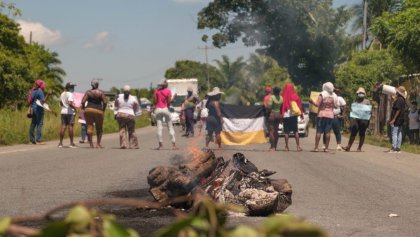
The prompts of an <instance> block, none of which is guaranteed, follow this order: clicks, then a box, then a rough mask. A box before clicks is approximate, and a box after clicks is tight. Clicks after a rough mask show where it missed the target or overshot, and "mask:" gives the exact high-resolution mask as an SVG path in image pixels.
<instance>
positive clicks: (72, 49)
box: [6, 0, 361, 91]
mask: <svg viewBox="0 0 420 237" xmlns="http://www.w3.org/2000/svg"><path fill="white" fill-rule="evenodd" d="M209 1H210V0H125V1H117V0H89V1H86V0H72V1H67V0H42V1H34V0H13V1H11V0H6V2H13V3H15V5H16V7H17V8H19V9H20V10H21V11H22V15H21V16H20V17H17V18H15V20H16V21H17V22H18V23H19V24H20V25H21V34H22V35H23V36H24V37H25V39H26V40H27V41H29V35H30V32H32V40H33V41H36V42H38V43H41V44H43V45H45V46H46V47H47V48H48V49H49V50H50V51H54V52H57V53H58V55H59V59H60V60H61V62H62V64H61V65H60V66H61V67H62V68H63V69H64V70H65V71H66V74H67V75H66V76H65V77H64V84H65V83H66V82H70V81H71V82H74V83H76V84H77V85H78V86H77V87H76V91H85V90H87V89H90V81H91V80H92V79H93V78H100V79H101V84H100V88H102V89H103V90H109V89H110V88H111V87H112V86H116V87H117V88H122V87H123V86H124V85H126V84H127V85H130V86H131V87H132V88H144V87H149V86H150V84H151V83H153V85H156V84H157V83H158V82H159V81H161V80H162V79H163V78H164V74H165V71H166V69H168V68H170V67H173V66H174V64H175V62H176V61H177V60H183V59H188V60H195V61H200V62H203V63H204V62H205V52H204V50H203V49H200V48H203V47H204V46H205V44H204V42H202V41H201V37H202V35H203V34H208V35H211V32H210V31H208V30H204V31H203V30H198V29H197V22H196V19H197V13H198V12H199V11H200V10H201V9H202V8H204V7H205V6H207V4H208V2H209ZM359 1H361V0H347V1H346V0H334V6H339V5H343V4H347V5H351V4H354V3H358V2H359ZM209 46H210V45H209ZM254 50H255V48H247V47H245V46H244V45H242V44H241V43H236V44H231V45H228V46H227V47H225V48H222V49H217V48H213V49H210V50H208V58H209V63H210V64H214V60H215V59H221V56H222V55H227V56H229V58H231V59H232V60H234V59H236V58H237V57H239V56H243V57H244V58H248V56H249V54H250V53H252V52H254Z"/></svg>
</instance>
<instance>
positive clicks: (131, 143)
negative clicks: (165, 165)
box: [114, 85, 140, 149]
mask: <svg viewBox="0 0 420 237" xmlns="http://www.w3.org/2000/svg"><path fill="white" fill-rule="evenodd" d="M114 112H115V119H116V120H117V122H118V126H119V130H120V148H121V149H126V148H130V149H139V144H138V141H137V135H136V121H135V116H136V115H137V114H139V113H140V105H139V102H138V100H137V97H135V96H132V95H130V86H128V85H125V86H124V88H123V93H122V94H119V95H118V98H117V99H116V100H115V106H114ZM127 132H128V146H127Z"/></svg>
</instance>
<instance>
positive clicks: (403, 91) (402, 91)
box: [395, 86, 407, 99]
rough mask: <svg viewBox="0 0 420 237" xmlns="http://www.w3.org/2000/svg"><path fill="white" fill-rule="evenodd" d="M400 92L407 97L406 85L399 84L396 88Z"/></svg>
mask: <svg viewBox="0 0 420 237" xmlns="http://www.w3.org/2000/svg"><path fill="white" fill-rule="evenodd" d="M395 90H396V91H397V93H398V94H400V95H401V96H402V97H404V99H405V98H407V91H406V90H405V87H404V86H399V87H397V89H395Z"/></svg>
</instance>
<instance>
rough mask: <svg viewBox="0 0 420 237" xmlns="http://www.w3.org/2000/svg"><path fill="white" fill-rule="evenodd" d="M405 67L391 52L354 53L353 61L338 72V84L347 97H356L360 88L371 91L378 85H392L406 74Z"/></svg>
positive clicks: (339, 68)
mask: <svg viewBox="0 0 420 237" xmlns="http://www.w3.org/2000/svg"><path fill="white" fill-rule="evenodd" d="M404 70H405V68H404V66H403V65H402V64H401V62H400V61H399V60H398V58H396V57H395V55H394V54H393V52H392V51H390V50H379V51H375V50H371V51H360V52H357V53H354V54H353V56H352V58H351V60H350V61H349V62H347V63H346V64H343V65H340V66H339V67H338V68H337V70H336V82H337V85H338V86H339V87H340V88H343V90H344V92H345V93H346V94H347V95H351V96H353V95H354V96H355V93H356V90H357V88H359V87H364V88H365V89H366V91H367V93H368V94H369V91H371V89H372V88H373V87H374V85H375V84H376V83H385V84H392V83H393V82H395V81H397V80H398V78H399V76H400V75H402V74H403V73H404Z"/></svg>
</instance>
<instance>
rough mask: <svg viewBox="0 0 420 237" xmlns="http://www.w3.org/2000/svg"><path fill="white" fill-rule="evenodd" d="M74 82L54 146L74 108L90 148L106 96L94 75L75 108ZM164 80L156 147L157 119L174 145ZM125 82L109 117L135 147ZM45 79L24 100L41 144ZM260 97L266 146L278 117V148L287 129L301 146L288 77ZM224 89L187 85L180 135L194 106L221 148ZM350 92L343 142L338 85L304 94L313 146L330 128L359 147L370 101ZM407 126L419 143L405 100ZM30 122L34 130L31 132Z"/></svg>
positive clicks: (417, 122) (395, 111)
mask: <svg viewBox="0 0 420 237" xmlns="http://www.w3.org/2000/svg"><path fill="white" fill-rule="evenodd" d="M75 86H76V85H75V84H74V83H71V82H68V83H67V84H66V85H65V88H64V91H63V92H62V93H61V95H60V105H61V128H60V132H59V135H60V141H59V144H58V147H60V148H61V147H63V139H64V135H65V132H66V130H68V134H69V138H70V145H69V146H68V147H70V148H74V147H76V145H75V143H74V123H75V115H76V112H79V122H80V123H81V128H82V140H81V141H80V143H84V141H85V137H87V141H88V143H89V146H90V147H91V148H103V146H102V144H101V141H102V134H103V121H104V111H105V109H106V107H107V99H106V97H105V94H104V92H103V91H102V90H100V89H99V81H98V80H96V79H94V80H92V81H91V89H90V90H88V91H86V92H85V93H84V96H83V98H82V99H81V101H80V109H79V108H78V107H77V106H76V104H75V99H74V96H73V93H74V88H75ZM167 86H168V85H167V83H166V81H165V80H164V81H162V82H160V83H159V84H158V88H157V89H156V90H155V91H154V101H155V105H154V106H155V114H156V122H157V139H158V147H157V150H160V149H162V148H163V133H162V132H163V125H164V123H165V122H166V124H167V126H168V130H169V137H170V141H171V143H172V149H178V147H177V146H176V142H175V130H174V127H173V124H172V122H170V121H171V113H170V111H169V108H170V106H171V102H172V99H173V97H174V96H175V95H172V93H171V91H170V90H169V89H168V88H167ZM130 90H131V88H130V86H129V85H125V86H124V87H123V89H122V93H121V94H119V95H118V96H117V98H116V99H115V104H114V113H115V119H116V121H117V123H118V126H119V135H120V148H121V149H126V148H133V149H138V148H139V144H138V139H137V136H136V133H135V116H136V115H138V114H140V113H141V108H140V103H139V101H138V99H137V97H135V96H133V95H130ZM44 91H45V83H44V82H43V81H42V80H36V82H35V85H34V86H33V88H32V89H31V90H30V93H29V95H28V102H29V104H30V109H31V110H32V112H31V114H32V118H31V119H32V120H31V126H30V130H29V138H30V142H31V143H32V144H44V143H43V142H42V125H43V116H44V109H43V108H42V107H41V106H40V104H41V105H42V104H43V103H44V102H45V101H46V99H47V97H48V95H49V94H50V93H48V94H47V95H45V92H44ZM265 93H266V95H265V97H264V99H263V104H264V108H265V121H266V127H267V135H268V138H269V143H270V148H269V150H270V151H276V150H278V148H277V147H278V140H279V134H278V128H279V125H280V124H281V123H282V125H283V131H284V137H285V147H284V151H289V134H293V135H294V137H295V141H296V149H297V151H302V148H301V146H300V141H299V131H298V122H299V117H300V119H301V120H303V119H304V112H305V111H304V110H303V107H302V101H301V99H300V97H299V95H298V94H297V93H296V91H295V87H294V85H293V84H292V83H287V84H286V85H285V86H284V88H283V90H281V89H280V87H278V86H275V87H273V88H271V87H266V88H265ZM222 94H224V93H223V92H222V91H220V89H219V88H218V87H214V88H213V90H212V91H210V92H209V93H207V95H206V97H205V99H203V100H201V101H200V99H199V98H198V96H197V95H194V94H193V91H192V89H190V88H189V89H188V95H187V96H186V98H185V101H184V103H183V106H182V114H183V115H182V116H183V117H184V119H185V125H186V126H185V134H184V136H185V137H190V136H194V133H195V129H194V124H195V118H194V112H195V110H198V118H197V121H198V129H199V135H201V131H202V129H203V127H204V126H205V127H206V136H205V146H206V147H207V148H208V146H209V143H210V142H211V141H214V142H215V143H216V144H217V146H218V148H221V146H222V142H221V136H220V134H221V132H222V125H223V118H222V112H221V105H220V99H221V95H222ZM406 94H407V93H406V91H405V88H404V87H402V86H400V87H398V88H396V95H395V96H394V97H393V99H394V100H393V105H392V113H391V120H390V122H389V124H390V126H391V141H392V142H391V143H392V147H391V149H390V151H389V152H390V153H397V152H400V149H401V141H402V125H403V124H404V122H405V121H404V120H405V117H406V116H404V112H405V110H406V101H405V100H406ZM355 95H356V98H355V100H354V102H353V103H352V105H351V109H350V119H351V120H350V121H351V122H350V129H349V130H350V137H349V140H348V144H347V145H346V146H342V144H341V129H342V126H343V117H344V113H345V110H346V101H345V100H344V98H343V97H342V96H341V91H340V90H339V89H336V88H334V85H333V83H331V82H327V83H324V84H323V86H322V91H321V93H320V94H319V96H318V97H317V99H316V100H314V99H310V100H309V103H310V104H312V105H313V106H315V107H317V108H318V113H317V117H316V136H315V145H314V148H313V149H312V151H313V152H318V151H320V148H319V147H320V143H321V137H322V145H323V147H322V150H323V151H325V152H328V151H329V144H330V131H331V130H333V132H334V135H335V138H336V141H337V148H336V149H337V150H344V151H350V150H351V148H352V145H353V143H354V141H355V139H356V136H357V134H359V144H358V147H357V151H362V147H363V144H364V141H365V136H366V131H367V129H368V127H369V119H370V113H371V103H370V101H369V100H368V99H367V97H366V90H365V89H364V88H362V87H360V88H358V90H357V91H356V93H355ZM408 120H409V127H410V134H409V136H410V142H413V143H416V144H418V143H419V140H420V139H419V128H420V115H419V110H418V108H417V103H416V102H415V101H413V102H411V106H410V109H409V114H408ZM35 128H36V136H35ZM94 128H95V129H96V144H94V143H93V133H94Z"/></svg>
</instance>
